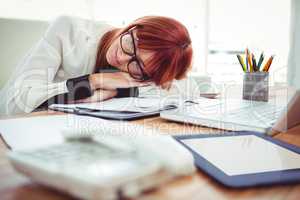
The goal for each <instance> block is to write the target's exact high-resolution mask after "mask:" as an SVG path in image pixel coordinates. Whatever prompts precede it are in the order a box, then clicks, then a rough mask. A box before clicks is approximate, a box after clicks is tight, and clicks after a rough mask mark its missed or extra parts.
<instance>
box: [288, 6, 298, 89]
mask: <svg viewBox="0 0 300 200" xmlns="http://www.w3.org/2000/svg"><path fill="white" fill-rule="evenodd" d="M291 9H292V13H291V28H290V31H291V34H290V53H289V62H288V83H289V84H290V85H292V86H294V87H296V88H300V54H299V52H300V1H299V0H292V5H291Z"/></svg>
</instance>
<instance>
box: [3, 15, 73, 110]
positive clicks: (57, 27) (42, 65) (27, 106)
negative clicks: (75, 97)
mask: <svg viewBox="0 0 300 200" xmlns="http://www.w3.org/2000/svg"><path fill="white" fill-rule="evenodd" d="M70 29H71V22H70V19H69V17H59V18H57V19H56V20H55V21H54V22H53V23H52V24H51V25H50V26H49V27H48V30H47V31H46V33H45V35H44V36H43V38H42V39H41V40H40V41H39V42H38V43H37V44H36V46H34V47H33V48H32V49H31V50H30V51H29V53H28V54H27V56H26V57H25V58H24V59H23V60H22V61H21V63H20V64H19V65H18V66H17V68H16V70H15V72H14V73H13V75H12V77H11V78H10V80H9V81H8V82H7V84H6V86H5V87H4V88H3V90H2V91H1V100H0V115H1V114H4V115H12V114H19V113H29V112H31V111H33V110H34V109H35V108H37V107H38V106H39V105H40V104H42V103H43V102H44V101H46V100H47V99H49V98H51V97H53V96H55V95H58V94H62V93H66V92H68V89H67V86H66V81H63V82H58V83H54V82H53V80H54V77H55V74H56V73H57V71H58V68H59V67H60V66H61V62H62V54H63V41H62V40H65V38H64V37H65V36H64V34H66V32H67V31H70Z"/></svg>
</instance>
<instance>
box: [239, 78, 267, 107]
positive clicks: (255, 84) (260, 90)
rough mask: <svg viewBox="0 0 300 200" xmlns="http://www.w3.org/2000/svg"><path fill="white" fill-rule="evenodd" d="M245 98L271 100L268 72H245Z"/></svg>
mask: <svg viewBox="0 0 300 200" xmlns="http://www.w3.org/2000/svg"><path fill="white" fill-rule="evenodd" d="M243 99H245V100H253V101H268V100H269V73H268V72H246V73H245V74H244V82H243Z"/></svg>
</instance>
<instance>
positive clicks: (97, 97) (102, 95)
mask: <svg viewBox="0 0 300 200" xmlns="http://www.w3.org/2000/svg"><path fill="white" fill-rule="evenodd" d="M116 95H117V90H96V91H94V94H93V96H90V97H88V98H85V99H79V100H75V101H74V102H69V103H93V102H99V101H104V100H107V99H111V98H113V97H114V96H116Z"/></svg>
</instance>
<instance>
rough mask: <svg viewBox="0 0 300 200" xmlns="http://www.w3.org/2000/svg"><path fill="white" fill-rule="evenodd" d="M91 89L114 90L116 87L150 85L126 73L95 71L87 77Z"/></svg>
mask: <svg viewBox="0 0 300 200" xmlns="http://www.w3.org/2000/svg"><path fill="white" fill-rule="evenodd" d="M89 81H90V85H91V89H92V90H97V89H104V90H115V89H117V88H129V87H141V86H147V85H150V82H141V81H138V80H136V79H133V78H132V77H131V76H130V75H129V74H128V73H125V72H115V73H96V74H91V75H90V77H89Z"/></svg>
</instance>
